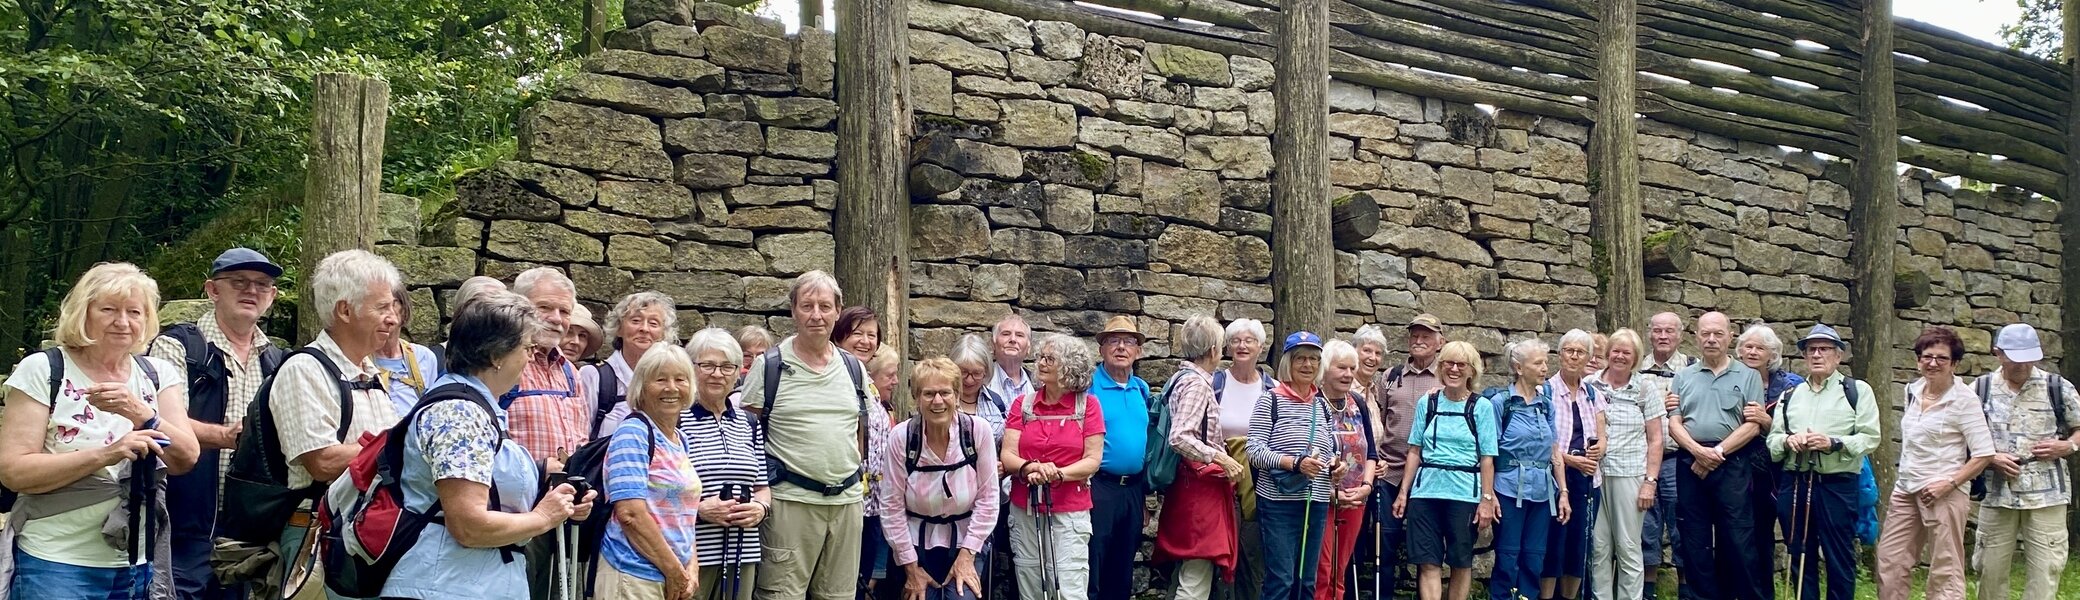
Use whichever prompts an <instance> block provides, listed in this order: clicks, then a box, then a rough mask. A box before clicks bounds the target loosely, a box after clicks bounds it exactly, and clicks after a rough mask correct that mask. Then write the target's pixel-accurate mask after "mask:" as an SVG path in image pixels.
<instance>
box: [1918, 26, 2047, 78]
mask: <svg viewBox="0 0 2080 600" xmlns="http://www.w3.org/2000/svg"><path fill="white" fill-rule="evenodd" d="M1893 23H1895V24H1897V25H1898V26H1899V34H1898V35H1899V41H1900V42H1902V43H1905V42H1912V43H1915V44H1926V45H1928V46H1931V47H1934V48H1936V49H1938V50H1942V51H1944V52H1949V53H1952V54H1956V55H1959V56H1963V57H1968V58H1971V59H1973V60H1977V61H1979V62H1982V63H1986V64H1987V65H1988V66H1990V67H1992V68H1993V69H1994V70H1999V71H2005V72H2010V73H2014V74H2015V75H2017V76H2019V77H2026V78H2029V79H2032V80H2036V81H2044V82H2057V83H2056V84H2055V85H2057V87H2058V89H2060V90H2064V89H2071V87H2072V81H2071V78H2072V75H2071V74H2068V73H2067V72H2066V70H2065V69H2064V68H2062V67H2061V66H2059V65H2056V64H2052V63H2051V62H2050V61H2046V60H2044V59H2041V58H2037V57H2034V56H2030V55H2027V54H2023V53H2022V52H2020V51H2017V50H2015V49H2012V48H2003V47H2000V46H1995V45H1992V44H1990V43H1987V42H1986V41H1984V40H1980V39H1978V38H1974V37H1970V36H1967V35H1965V34H1962V33H1958V32H1955V31H1951V30H1949V29H1945V28H1942V27H1938V26H1935V25H1930V24H1928V23H1923V22H1920V21H1916V20H1913V19H1893ZM1924 58H1926V57H1924Z"/></svg>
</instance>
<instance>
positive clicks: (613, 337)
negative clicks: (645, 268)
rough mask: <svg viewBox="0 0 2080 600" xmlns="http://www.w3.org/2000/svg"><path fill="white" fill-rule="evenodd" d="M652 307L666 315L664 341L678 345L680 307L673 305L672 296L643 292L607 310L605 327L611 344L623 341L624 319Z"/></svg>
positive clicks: (632, 295)
mask: <svg viewBox="0 0 2080 600" xmlns="http://www.w3.org/2000/svg"><path fill="white" fill-rule="evenodd" d="M652 307H655V308H657V309H659V310H660V311H662V312H663V313H664V332H663V333H662V334H661V335H663V337H662V338H661V339H662V341H663V342H664V343H666V344H678V343H679V311H678V310H677V308H678V306H677V305H675V304H673V303H672V297H671V296H666V295H664V293H663V292H654V291H643V292H636V293H633V294H629V295H628V296H626V297H624V298H622V299H621V301H620V302H616V303H614V308H611V309H608V310H607V322H606V323H604V324H603V325H605V327H606V330H607V331H606V334H607V340H608V341H609V342H612V341H618V340H620V339H621V321H622V320H623V319H627V318H628V315H629V313H633V312H637V311H641V310H643V309H645V308H652Z"/></svg>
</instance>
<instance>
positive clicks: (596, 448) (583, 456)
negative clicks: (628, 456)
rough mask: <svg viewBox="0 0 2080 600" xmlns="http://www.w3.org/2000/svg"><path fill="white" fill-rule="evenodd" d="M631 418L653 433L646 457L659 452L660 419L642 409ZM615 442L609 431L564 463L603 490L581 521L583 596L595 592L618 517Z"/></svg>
mask: <svg viewBox="0 0 2080 600" xmlns="http://www.w3.org/2000/svg"><path fill="white" fill-rule="evenodd" d="M628 418H630V419H635V420H638V421H642V422H643V427H644V429H645V430H646V431H647V432H648V433H649V436H647V437H645V438H644V440H645V441H647V442H649V444H648V447H649V452H646V453H644V454H643V455H644V456H646V457H647V456H656V455H657V435H658V433H659V431H660V430H659V428H658V426H657V423H655V422H652V421H651V420H650V416H649V415H645V414H643V413H642V412H640V411H638V412H630V413H628ZM613 443H614V436H613V434H608V435H607V436H606V437H602V438H593V439H592V440H591V441H588V442H585V443H584V444H583V445H580V446H578V449H577V450H574V451H572V452H571V458H570V461H568V462H565V463H564V465H563V470H564V472H565V473H567V474H568V475H569V476H570V477H583V478H585V481H587V482H588V483H590V487H591V488H592V489H593V490H595V491H598V492H599V497H598V498H597V500H599V503H597V504H595V505H594V506H593V508H592V514H591V515H587V516H586V518H585V520H584V521H581V522H579V523H578V556H577V559H578V560H579V561H580V562H583V563H585V565H586V571H585V574H584V577H585V594H584V596H583V597H591V596H592V590H593V579H594V578H595V577H596V576H597V575H598V574H599V573H598V571H599V549H600V544H601V541H602V540H605V539H606V538H607V522H608V521H611V520H613V519H614V510H613V505H612V504H611V503H608V502H606V498H607V454H608V452H607V450H608V447H609V446H612V445H613ZM544 493H546V491H545V492H544Z"/></svg>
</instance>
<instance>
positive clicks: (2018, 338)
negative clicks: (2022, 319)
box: [1993, 323, 2044, 363]
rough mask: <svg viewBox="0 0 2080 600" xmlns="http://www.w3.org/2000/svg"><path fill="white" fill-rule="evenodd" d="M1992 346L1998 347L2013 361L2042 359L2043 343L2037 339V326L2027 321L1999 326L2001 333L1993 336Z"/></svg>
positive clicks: (2023, 361)
mask: <svg viewBox="0 0 2080 600" xmlns="http://www.w3.org/2000/svg"><path fill="white" fill-rule="evenodd" d="M1993 347H1995V348H1999V349H2000V351H2001V353H2002V354H2006V355H2008V360H2011V361H2015V362H2022V363H2028V362H2037V361H2040V360H2044V345H2043V343H2042V342H2039V341H2037V328H2035V327H2030V326H2029V324H2027V323H2016V324H2013V325H2009V326H2007V327H2002V328H2001V334H2000V335H1999V336H1996V337H1994V338H1993Z"/></svg>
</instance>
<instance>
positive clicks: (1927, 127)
mask: <svg viewBox="0 0 2080 600" xmlns="http://www.w3.org/2000/svg"><path fill="white" fill-rule="evenodd" d="M1899 134H1900V135H1903V136H1907V137H1911V138H1914V139H1917V140H1921V141H1923V142H1927V143H1930V144H1935V145H1939V146H1947V147H1951V148H1963V149H1968V150H1971V151H1973V152H1978V153H1984V154H1998V155H2001V156H2006V157H2008V159H2009V160H2010V161H2019V162H2023V163H2026V164H2031V165H2036V166H2039V167H2043V168H2045V169H2049V170H2052V171H2061V170H2064V169H2065V154H2064V153H2061V152H2059V151H2057V150H2052V149H2050V148H2046V147H2044V146H2043V145H2041V144H2038V143H2036V142H2035V141H2034V140H2031V139H2029V138H2018V137H2015V136H2011V135H2006V134H2002V133H1998V132H1993V131H1987V130H1984V129H1977V128H1973V127H1968V126H1965V125H1960V124H1957V123H1952V122H1949V121H1945V120H1943V119H1938V118H1934V117H1929V116H1927V115H1923V114H1919V113H1916V112H1914V111H1911V110H1906V109H1900V111H1899Z"/></svg>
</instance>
